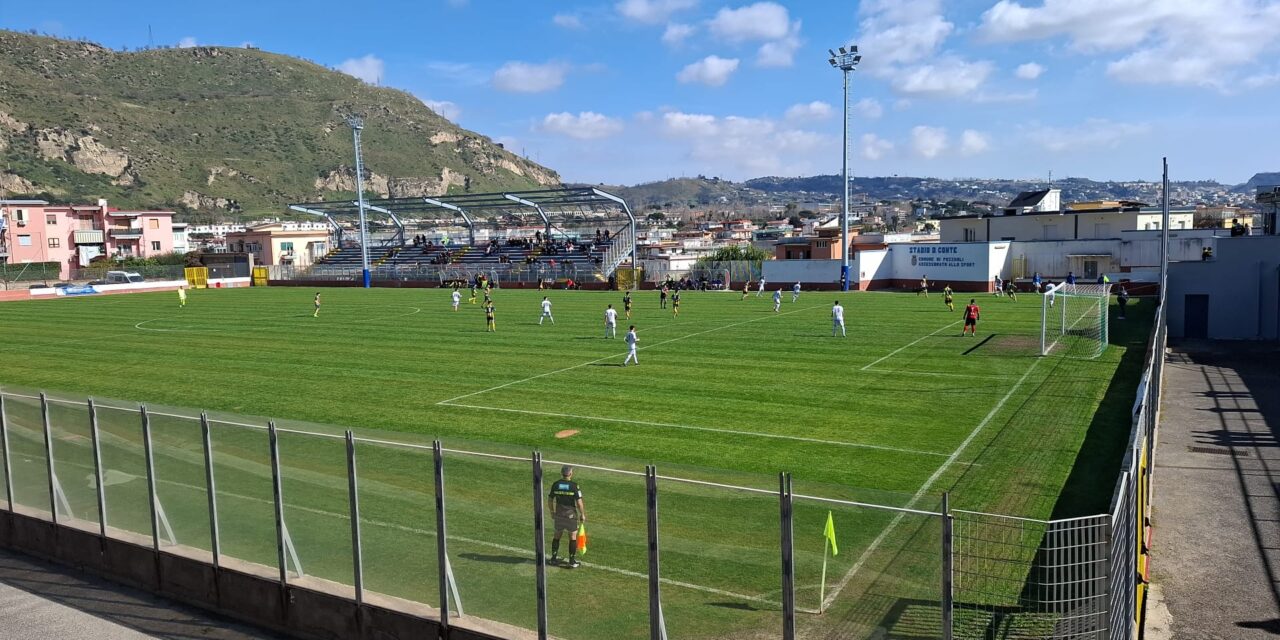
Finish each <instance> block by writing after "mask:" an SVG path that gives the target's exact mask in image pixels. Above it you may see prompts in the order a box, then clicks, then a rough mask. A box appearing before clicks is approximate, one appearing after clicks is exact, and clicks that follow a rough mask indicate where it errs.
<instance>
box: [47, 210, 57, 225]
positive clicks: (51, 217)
mask: <svg viewBox="0 0 1280 640" xmlns="http://www.w3.org/2000/svg"><path fill="white" fill-rule="evenodd" d="M44 223H45V224H58V214H56V213H46V214H44Z"/></svg>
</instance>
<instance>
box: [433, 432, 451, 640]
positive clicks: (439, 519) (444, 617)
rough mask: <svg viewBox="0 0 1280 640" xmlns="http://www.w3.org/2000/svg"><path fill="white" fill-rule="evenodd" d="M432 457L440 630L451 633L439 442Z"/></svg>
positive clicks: (442, 469) (447, 552) (442, 458)
mask: <svg viewBox="0 0 1280 640" xmlns="http://www.w3.org/2000/svg"><path fill="white" fill-rule="evenodd" d="M431 457H432V460H433V462H434V466H435V485H436V572H437V573H438V574H439V581H440V630H441V633H442V635H444V636H447V635H448V633H449V575H448V573H447V572H446V569H445V567H447V566H449V540H448V535H447V531H448V529H447V528H446V525H445V511H444V452H443V447H442V446H441V445H440V441H439V440H435V441H433V442H432V443H431Z"/></svg>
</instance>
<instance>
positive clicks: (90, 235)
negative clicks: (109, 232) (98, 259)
mask: <svg viewBox="0 0 1280 640" xmlns="http://www.w3.org/2000/svg"><path fill="white" fill-rule="evenodd" d="M103 241H104V238H103V233H102V229H78V230H76V231H75V232H73V235H72V242H74V243H76V244H102V243H103Z"/></svg>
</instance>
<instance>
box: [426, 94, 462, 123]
mask: <svg viewBox="0 0 1280 640" xmlns="http://www.w3.org/2000/svg"><path fill="white" fill-rule="evenodd" d="M419 100H422V104H425V105H427V108H428V109H431V110H432V111H434V112H436V114H437V115H439V116H440V117H441V118H444V119H445V120H452V121H454V122H457V121H458V118H461V117H462V107H459V106H458V105H457V103H454V102H449V101H448V100H428V99H427V98H419Z"/></svg>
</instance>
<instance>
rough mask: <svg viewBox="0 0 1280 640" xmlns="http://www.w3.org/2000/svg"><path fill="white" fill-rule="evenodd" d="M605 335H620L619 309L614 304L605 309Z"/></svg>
mask: <svg viewBox="0 0 1280 640" xmlns="http://www.w3.org/2000/svg"><path fill="white" fill-rule="evenodd" d="M604 337H605V338H616V337H618V311H617V310H616V309H614V308H613V305H609V308H608V309H605V310H604Z"/></svg>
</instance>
